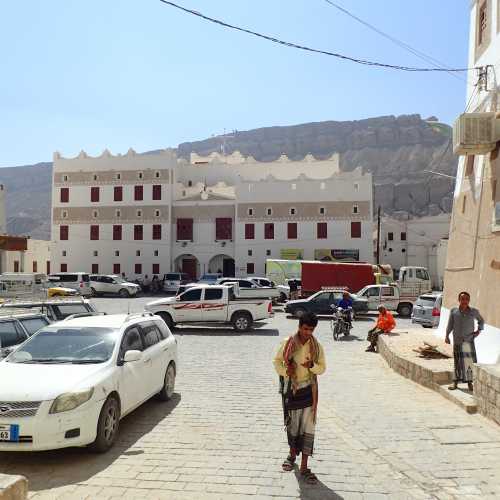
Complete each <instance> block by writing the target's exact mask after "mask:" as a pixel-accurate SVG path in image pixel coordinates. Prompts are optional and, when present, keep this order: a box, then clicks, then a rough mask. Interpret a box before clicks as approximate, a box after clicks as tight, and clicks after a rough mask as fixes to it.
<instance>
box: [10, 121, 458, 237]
mask: <svg viewBox="0 0 500 500" xmlns="http://www.w3.org/2000/svg"><path fill="white" fill-rule="evenodd" d="M450 136H451V128H450V127H449V126H448V125H445V124H442V123H439V122H438V120H437V119H436V118H435V117H431V118H428V119H426V120H423V119H422V118H421V117H420V116H419V115H404V116H398V117H395V116H383V117H378V118H369V119H366V120H358V121H344V122H335V121H327V122H317V123H304V124H301V125H293V126H283V127H265V128H259V129H254V130H248V131H244V132H241V131H233V132H232V133H230V134H227V135H225V136H218V137H212V138H209V139H205V140H202V141H196V142H188V143H183V144H180V145H179V146H178V154H179V156H182V157H185V158H187V157H189V154H190V153H191V152H196V153H198V154H203V155H205V154H208V153H211V152H212V151H220V150H221V147H222V146H223V147H224V149H225V151H226V153H228V154H229V153H231V152H233V151H241V153H242V154H244V155H252V156H253V157H255V158H256V159H257V160H259V161H272V160H274V159H277V158H278V157H279V156H280V155H281V154H282V153H284V154H286V155H287V156H288V157H289V158H291V159H297V160H298V159H301V158H303V157H304V156H305V155H306V154H307V153H312V154H313V155H314V156H315V157H316V158H318V159H320V158H327V157H329V156H330V155H331V154H332V153H334V152H338V153H340V158H341V168H342V169H343V170H346V171H347V170H352V169H354V168H356V167H358V166H360V167H362V168H363V169H364V170H365V171H367V172H372V174H373V176H374V183H375V205H376V206H378V205H380V206H382V208H383V211H384V212H385V213H386V214H389V215H392V216H394V217H398V218H409V217H414V216H424V215H434V214H439V213H442V212H450V211H451V206H452V200H453V185H454V182H453V179H450V178H446V177H441V176H436V175H434V174H432V173H429V172H426V171H425V170H432V171H438V172H441V173H444V174H447V175H452V176H453V175H455V171H456V164H457V159H456V157H455V156H454V155H453V154H452V151H451V147H450ZM51 182H52V164H51V163H38V164H36V165H29V166H20V167H8V168H2V169H0V183H3V184H4V185H5V186H6V190H7V229H8V231H9V233H11V234H30V235H31V236H32V237H33V238H43V239H49V238H50V204H51V199H50V197H51Z"/></svg>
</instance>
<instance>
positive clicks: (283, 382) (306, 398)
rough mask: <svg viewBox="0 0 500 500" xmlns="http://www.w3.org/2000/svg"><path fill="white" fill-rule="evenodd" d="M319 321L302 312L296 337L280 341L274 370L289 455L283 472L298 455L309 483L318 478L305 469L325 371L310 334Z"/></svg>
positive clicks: (310, 453)
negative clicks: (281, 401)
mask: <svg viewBox="0 0 500 500" xmlns="http://www.w3.org/2000/svg"><path fill="white" fill-rule="evenodd" d="M317 324H318V318H317V317H316V316H315V315H314V314H313V313H309V312H308V313H304V314H303V315H302V317H301V318H300V319H299V328H298V331H297V333H296V334H295V335H293V336H291V337H288V338H287V339H286V340H285V341H283V342H282V344H281V346H280V348H279V350H278V352H277V354H276V356H275V358H274V367H275V369H276V371H277V372H278V375H279V377H280V393H281V395H282V400H283V413H284V418H285V426H286V432H287V437H288V445H289V446H290V453H289V455H288V457H287V458H286V460H285V461H284V462H283V465H282V467H283V470H285V471H291V470H292V469H293V468H294V465H295V460H296V458H297V455H299V454H300V453H302V459H301V465H300V473H301V475H302V477H303V478H304V479H305V480H306V482H307V483H309V484H315V483H317V481H318V479H317V477H316V475H315V474H313V473H312V472H311V469H309V468H308V467H307V461H308V459H309V456H311V455H312V454H313V448H314V432H315V427H316V415H317V410H318V375H321V374H322V373H324V371H325V369H326V364H325V353H324V351H323V347H322V346H321V344H320V343H319V342H318V340H317V339H316V337H314V335H313V332H314V329H315V328H316V326H317Z"/></svg>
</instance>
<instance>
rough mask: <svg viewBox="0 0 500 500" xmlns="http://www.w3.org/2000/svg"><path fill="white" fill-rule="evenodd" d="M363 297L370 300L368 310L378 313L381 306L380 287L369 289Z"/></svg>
mask: <svg viewBox="0 0 500 500" xmlns="http://www.w3.org/2000/svg"><path fill="white" fill-rule="evenodd" d="M363 296H364V297H366V299H367V300H368V310H369V311H376V310H377V308H378V306H379V305H380V288H379V287H378V286H373V287H370V288H367V289H366V290H365V292H364V293H363Z"/></svg>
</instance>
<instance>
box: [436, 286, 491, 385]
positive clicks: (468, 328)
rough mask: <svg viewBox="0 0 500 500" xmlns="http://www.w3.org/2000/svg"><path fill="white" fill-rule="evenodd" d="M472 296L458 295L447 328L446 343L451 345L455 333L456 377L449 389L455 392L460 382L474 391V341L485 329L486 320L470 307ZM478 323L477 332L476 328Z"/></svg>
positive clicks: (475, 359) (475, 357) (475, 361)
mask: <svg viewBox="0 0 500 500" xmlns="http://www.w3.org/2000/svg"><path fill="white" fill-rule="evenodd" d="M469 304H470V295H469V293H468V292H460V294H459V295H458V307H454V308H453V309H452V310H451V311H450V317H449V319H448V326H447V327H446V337H445V342H446V343H447V344H449V343H450V333H451V332H453V362H454V365H455V376H454V380H453V384H452V385H450V386H449V387H448V389H449V390H450V391H454V390H456V389H457V387H458V383H459V382H463V383H465V382H467V385H468V387H469V390H470V391H472V390H473V389H474V386H473V383H472V366H473V364H474V363H477V356H476V346H475V343H474V339H475V338H476V337H477V336H478V335H479V333H480V332H481V331H482V330H483V328H484V319H483V317H482V316H481V314H480V313H479V311H478V310H477V309H475V308H474V307H470V306H469ZM474 320H475V321H477V330H476V329H475V327H474Z"/></svg>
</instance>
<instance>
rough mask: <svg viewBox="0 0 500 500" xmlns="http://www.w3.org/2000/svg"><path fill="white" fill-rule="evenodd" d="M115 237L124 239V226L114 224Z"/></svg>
mask: <svg viewBox="0 0 500 500" xmlns="http://www.w3.org/2000/svg"><path fill="white" fill-rule="evenodd" d="M113 239H114V240H121V239H122V226H119V225H118V226H113Z"/></svg>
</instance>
